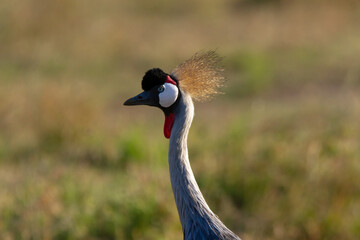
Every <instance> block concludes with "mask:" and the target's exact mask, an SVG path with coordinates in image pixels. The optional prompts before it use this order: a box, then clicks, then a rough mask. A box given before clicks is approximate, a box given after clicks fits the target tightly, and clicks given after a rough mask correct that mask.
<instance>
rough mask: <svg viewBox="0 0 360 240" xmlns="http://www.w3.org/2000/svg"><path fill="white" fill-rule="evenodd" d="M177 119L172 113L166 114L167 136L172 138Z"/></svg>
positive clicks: (165, 131)
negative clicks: (172, 130)
mask: <svg viewBox="0 0 360 240" xmlns="http://www.w3.org/2000/svg"><path fill="white" fill-rule="evenodd" d="M174 120H175V115H174V114H173V113H170V114H169V115H165V124H164V135H165V137H166V138H170V135H171V129H172V127H173V124H174Z"/></svg>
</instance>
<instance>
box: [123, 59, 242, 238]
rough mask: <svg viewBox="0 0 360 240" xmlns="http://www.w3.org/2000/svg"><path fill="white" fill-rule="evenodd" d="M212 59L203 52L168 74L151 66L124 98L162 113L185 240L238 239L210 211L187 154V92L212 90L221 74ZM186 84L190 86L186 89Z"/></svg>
mask: <svg viewBox="0 0 360 240" xmlns="http://www.w3.org/2000/svg"><path fill="white" fill-rule="evenodd" d="M217 63H218V57H217V55H216V54H215V53H214V52H207V53H205V54H200V55H195V56H194V57H192V58H191V59H189V60H188V61H186V62H185V63H183V64H181V65H179V66H178V67H177V68H176V69H175V71H174V72H173V73H172V74H171V75H168V74H165V73H164V72H162V70H160V69H151V70H149V71H148V72H147V73H146V74H145V76H144V78H143V81H142V87H143V89H144V90H145V91H144V92H143V93H141V94H139V95H137V96H135V97H133V98H131V99H129V100H127V101H126V102H125V105H150V106H156V107H159V108H160V109H162V110H163V112H164V113H165V126H164V134H165V137H167V138H170V142H169V170H170V179H171V185H172V189H173V193H174V198H175V202H176V206H177V210H178V213H179V217H180V222H181V225H182V229H183V235H184V239H185V240H240V238H239V237H238V236H236V235H235V234H234V233H233V232H232V231H230V230H229V229H228V228H227V227H226V226H225V225H224V224H223V223H222V222H221V221H220V219H219V218H218V217H217V216H216V215H215V214H214V213H213V212H212V211H211V210H210V208H209V206H208V205H207V203H206V201H205V199H204V197H203V195H202V193H201V191H200V189H199V186H198V184H197V183H196V180H195V177H194V174H193V172H192V169H191V166H190V162H189V156H188V148H187V136H188V133H189V129H190V126H191V123H192V120H193V117H194V105H193V102H192V97H194V96H195V97H197V98H199V99H201V98H207V97H208V96H209V95H211V94H214V93H216V90H217V87H219V86H220V85H221V82H220V81H221V80H222V79H223V78H222V75H221V74H220V73H219V72H220V71H219V68H218V65H217ZM206 78H209V79H206ZM207 80H208V82H207ZM181 81H184V86H186V87H184V89H185V90H184V89H182V88H181ZM194 81H196V82H195V83H194ZM206 82H207V86H206ZM191 85H192V86H194V85H196V87H194V88H192V89H191ZM202 85H205V86H204V92H201V86H202ZM190 93H192V94H190Z"/></svg>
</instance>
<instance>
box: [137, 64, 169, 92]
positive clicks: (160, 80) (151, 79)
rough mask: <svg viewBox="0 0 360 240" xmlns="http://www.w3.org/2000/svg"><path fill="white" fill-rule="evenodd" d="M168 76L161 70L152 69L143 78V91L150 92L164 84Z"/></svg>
mask: <svg viewBox="0 0 360 240" xmlns="http://www.w3.org/2000/svg"><path fill="white" fill-rule="evenodd" d="M167 75H168V74H166V73H164V72H163V70H161V69H160V68H153V69H150V70H149V71H147V72H146V73H145V75H144V77H143V80H142V82H141V87H142V89H143V90H145V91H148V90H150V89H152V88H153V87H154V86H156V85H160V84H164V83H165V81H166V76H167Z"/></svg>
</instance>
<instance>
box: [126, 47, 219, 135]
mask: <svg viewBox="0 0 360 240" xmlns="http://www.w3.org/2000/svg"><path fill="white" fill-rule="evenodd" d="M220 62H221V58H220V57H219V56H218V55H217V54H216V53H215V52H214V51H208V52H201V53H196V54H195V55H194V56H193V57H191V58H190V59H188V60H187V61H185V62H184V63H182V64H180V65H179V66H178V67H176V68H175V70H174V71H173V72H172V73H171V74H167V73H165V72H163V71H162V70H161V69H160V68H153V69H150V70H149V71H147V72H146V73H145V75H144V77H143V80H142V82H141V87H142V89H143V90H144V91H143V92H142V93H140V94H138V95H136V96H135V97H132V98H130V99H128V100H126V101H125V103H124V105H126V106H133V105H148V106H154V107H158V108H160V109H161V110H162V111H163V112H164V114H165V126H164V135H165V137H166V138H170V135H171V129H172V126H173V123H174V120H175V116H174V109H175V108H176V106H177V104H178V102H179V99H180V97H181V92H182V91H180V89H181V90H183V91H184V92H186V93H187V94H189V95H190V96H191V97H192V98H193V99H195V100H200V101H201V100H206V99H209V98H210V97H211V96H212V95H214V94H216V93H218V88H219V87H220V86H222V84H223V82H224V76H223V68H222V66H221V65H220Z"/></svg>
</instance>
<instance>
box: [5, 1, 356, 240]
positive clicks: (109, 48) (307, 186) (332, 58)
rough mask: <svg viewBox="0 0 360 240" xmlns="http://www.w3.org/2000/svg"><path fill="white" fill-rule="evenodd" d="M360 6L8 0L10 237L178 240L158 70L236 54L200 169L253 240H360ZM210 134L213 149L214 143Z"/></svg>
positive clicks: (193, 145)
mask: <svg viewBox="0 0 360 240" xmlns="http://www.w3.org/2000/svg"><path fill="white" fill-rule="evenodd" d="M359 10H360V8H359V4H358V3H357V2H356V1H351V0H349V1H335V0H334V1H320V0H319V1H311V2H307V1H291V2H289V1H280V0H279V1H275V0H274V1H271V0H268V1H266V0H263V1H256V0H243V1H241V0H239V1H236V0H227V1H216V0H213V1H199V2H196V3H194V2H193V1H183V2H181V4H180V3H172V2H168V1H162V0H157V1H151V2H147V3H140V2H137V1H113V0H109V1H95V2H91V3H89V2H88V1H83V0H80V1H70V0H69V1H62V0H61V1H60V0H55V1H48V2H44V1H38V0H25V1H21V4H20V3H19V2H18V1H5V2H4V1H3V2H1V3H0V28H1V31H0V42H1V44H0V51H1V53H2V54H1V55H0V76H1V79H0V133H1V134H0V238H1V239H6V240H12V239H177V238H179V237H180V236H182V234H181V226H180V223H179V220H178V216H177V212H176V207H175V204H174V201H173V196H172V193H171V187H170V183H169V176H168V166H167V159H166V158H167V141H166V140H165V139H164V138H163V137H162V133H161V132H162V130H161V129H162V124H163V116H162V114H161V113H160V112H159V111H156V110H154V109H148V108H145V107H143V108H142V107H139V108H125V107H123V106H122V102H123V101H124V100H125V99H127V98H128V97H130V96H133V95H135V94H136V93H137V92H138V91H140V80H141V77H142V76H143V73H144V72H145V71H146V70H147V69H149V68H152V67H161V68H163V69H164V70H165V71H167V72H169V71H170V70H171V69H173V68H174V67H175V66H176V65H177V64H179V63H181V62H183V61H184V60H185V59H187V58H189V57H190V56H192V55H193V54H194V53H195V52H197V51H199V50H207V49H214V48H218V52H219V53H220V55H224V56H225V61H224V64H225V69H226V70H227V75H228V77H229V81H228V86H227V87H226V88H224V89H223V90H224V91H225V93H226V94H225V95H221V96H220V97H219V98H218V99H217V100H216V101H213V102H211V103H199V104H197V105H196V118H195V121H194V126H193V128H192V131H191V132H190V137H189V141H190V144H189V145H190V149H189V151H190V155H191V156H190V159H191V162H192V166H193V168H194V172H195V175H196V177H197V179H198V181H199V184H200V188H201V189H202V190H203V192H204V194H205V197H206V199H208V201H209V205H210V206H211V207H212V208H213V210H214V212H216V213H217V214H218V215H219V216H220V218H221V219H223V220H224V221H225V223H226V224H227V225H228V226H229V227H230V228H231V229H233V230H234V231H235V232H237V233H238V234H239V235H240V236H243V238H244V239H249V240H251V239H269V240H271V239H301V240H303V239H311V240H320V239H344V240H347V239H349V240H350V239H351V240H352V239H358V238H359V236H360V219H359V216H360V201H359V199H360V196H359V195H360V189H359V187H358V184H357V182H359V177H358V176H359V173H360V165H359V161H358V160H359V158H360V151H359V148H358V146H359V144H360V138H359V134H358V132H359V131H360V125H359V121H358V119H359V118H360V99H359V94H358V92H359V86H360V84H359V83H360V71H359V69H360V65H359V62H360V41H359V39H360V31H359V28H358V26H359V21H360V19H359V16H360V14H359V12H360V11H359ZM204 139H206V141H204Z"/></svg>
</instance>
